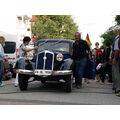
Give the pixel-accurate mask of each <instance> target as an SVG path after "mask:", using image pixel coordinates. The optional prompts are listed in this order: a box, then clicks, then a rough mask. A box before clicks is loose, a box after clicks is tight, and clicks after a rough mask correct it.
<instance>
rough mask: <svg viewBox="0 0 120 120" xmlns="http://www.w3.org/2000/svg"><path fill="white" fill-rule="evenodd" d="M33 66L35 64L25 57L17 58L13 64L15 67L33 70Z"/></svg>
mask: <svg viewBox="0 0 120 120" xmlns="http://www.w3.org/2000/svg"><path fill="white" fill-rule="evenodd" d="M34 68H35V64H34V63H33V62H31V61H30V60H28V59H27V58H25V57H22V58H19V59H18V60H17V62H16V65H15V69H26V70H34Z"/></svg>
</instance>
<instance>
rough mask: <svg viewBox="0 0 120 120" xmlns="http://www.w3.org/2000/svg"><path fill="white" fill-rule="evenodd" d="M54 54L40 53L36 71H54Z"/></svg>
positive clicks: (48, 52)
mask: <svg viewBox="0 0 120 120" xmlns="http://www.w3.org/2000/svg"><path fill="white" fill-rule="evenodd" d="M53 64H54V53H52V52H50V51H43V52H40V53H39V54H38V56H37V61H36V69H41V70H53Z"/></svg>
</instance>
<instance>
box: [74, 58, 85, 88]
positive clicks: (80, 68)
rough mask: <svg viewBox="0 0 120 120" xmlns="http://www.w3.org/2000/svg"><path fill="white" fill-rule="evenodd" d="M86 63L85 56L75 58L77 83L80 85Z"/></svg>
mask: <svg viewBox="0 0 120 120" xmlns="http://www.w3.org/2000/svg"><path fill="white" fill-rule="evenodd" d="M86 64H87V58H86V57H85V58H81V59H80V60H75V66H76V76H77V83H76V84H77V85H80V86H81V85H82V78H83V74H84V70H85V67H86Z"/></svg>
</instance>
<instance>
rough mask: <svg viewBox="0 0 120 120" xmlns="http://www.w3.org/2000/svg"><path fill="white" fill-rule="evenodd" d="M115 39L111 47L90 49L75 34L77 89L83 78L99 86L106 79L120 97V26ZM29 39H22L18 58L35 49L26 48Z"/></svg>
mask: <svg viewBox="0 0 120 120" xmlns="http://www.w3.org/2000/svg"><path fill="white" fill-rule="evenodd" d="M114 34H115V39H114V43H113V45H111V44H110V43H109V42H107V43H106V45H105V47H103V46H101V47H99V42H96V43H95V48H94V49H91V48H90V46H89V44H88V43H87V42H86V41H85V40H82V39H81V34H80V33H79V32H76V33H75V42H74V43H73V56H72V58H73V61H74V65H75V69H74V71H73V73H74V77H75V84H76V88H77V89H81V88H82V84H83V78H84V81H85V82H86V83H87V84H89V83H90V81H89V79H94V80H95V81H96V82H99V83H100V84H104V83H105V80H106V78H108V83H110V84H113V88H112V89H113V90H114V91H115V94H116V96H119V97H120V26H115V28H114ZM30 40H31V39H30V38H29V37H24V39H23V44H21V45H20V47H19V55H20V57H24V56H26V54H27V52H29V51H32V50H35V49H37V48H38V47H37V46H35V47H34V48H26V46H27V45H28V44H29V42H30ZM4 45H5V38H4V37H3V36H1V37H0V87H2V86H3V83H2V79H3V75H4V65H3V63H4V58H5V55H4V49H3V47H4ZM15 86H16V87H17V86H18V74H16V79H15Z"/></svg>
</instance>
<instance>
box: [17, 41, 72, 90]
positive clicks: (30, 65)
mask: <svg viewBox="0 0 120 120" xmlns="http://www.w3.org/2000/svg"><path fill="white" fill-rule="evenodd" d="M72 44H73V41H72V40H60V39H41V40H38V41H37V46H38V49H37V50H36V51H35V52H34V55H31V54H28V55H27V56H26V57H22V58H19V59H18V60H17V63H16V66H15V69H16V72H17V73H19V76H18V80H19V88H20V90H22V91H23V90H26V89H27V87H28V79H29V78H30V77H34V80H38V81H41V82H42V83H45V82H46V81H58V82H61V80H62V84H63V85H64V86H65V87H64V88H65V91H66V92H71V90H72V78H73V72H72V70H73V66H74V65H73V60H72Z"/></svg>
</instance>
